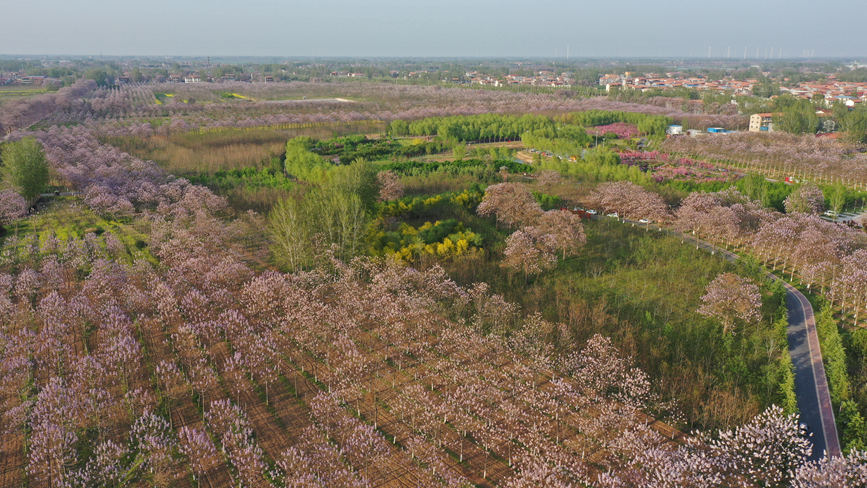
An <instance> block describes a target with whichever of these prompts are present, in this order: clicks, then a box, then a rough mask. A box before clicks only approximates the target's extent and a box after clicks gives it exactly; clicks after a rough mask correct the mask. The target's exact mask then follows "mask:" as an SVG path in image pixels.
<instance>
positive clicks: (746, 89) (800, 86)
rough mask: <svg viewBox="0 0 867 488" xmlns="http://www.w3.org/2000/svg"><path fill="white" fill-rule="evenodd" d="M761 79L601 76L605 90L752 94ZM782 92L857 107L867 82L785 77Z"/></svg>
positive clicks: (866, 97)
mask: <svg viewBox="0 0 867 488" xmlns="http://www.w3.org/2000/svg"><path fill="white" fill-rule="evenodd" d="M758 81H759V80H756V79H747V80H736V79H733V78H724V79H721V80H710V79H707V78H705V77H703V76H700V75H693V76H682V75H679V74H677V73H665V74H656V73H645V74H641V75H639V74H635V73H630V72H626V73H623V74H606V75H604V76H602V77H601V78H599V85H600V86H604V87H605V90H606V91H611V89H612V88H613V87H620V88H628V89H635V90H641V91H647V90H652V89H663V90H664V89H672V88H691V89H696V90H712V91H719V92H730V93H732V94H734V95H751V94H752V89H753V85H755V84H756V83H758ZM780 92H781V93H789V94H791V95H793V96H796V97H799V98H806V99H815V98H816V96H817V95H818V96H821V97H823V98H824V99H825V104H826V106H828V107H830V106H831V105H832V104H833V103H834V102H837V101H840V102H842V103H843V104H845V105H846V106H848V107H854V106H855V104H858V103H864V102H867V83H864V82H861V83H859V82H850V81H839V80H837V79H836V76H835V75H833V74H831V75H828V77H827V79H826V80H825V81H805V82H800V83H793V84H790V85H786V80H785V79H784V80H783V81H782V84H781V86H780Z"/></svg>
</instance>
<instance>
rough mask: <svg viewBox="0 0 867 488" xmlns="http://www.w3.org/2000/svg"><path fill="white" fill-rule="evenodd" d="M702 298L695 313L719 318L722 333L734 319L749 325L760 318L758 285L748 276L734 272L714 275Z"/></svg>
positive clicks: (732, 324)
mask: <svg viewBox="0 0 867 488" xmlns="http://www.w3.org/2000/svg"><path fill="white" fill-rule="evenodd" d="M701 301H702V305H701V307H699V309H698V313H700V314H702V315H705V316H707V317H713V318H715V319H717V320H719V321H720V323H722V326H723V334H727V333H728V332H731V330H732V328H733V327H734V325H735V322H736V321H741V322H743V323H745V324H752V323H755V322H758V321H759V319H760V318H761V307H762V296H761V293H760V292H759V287H758V286H757V285H756V284H755V283H753V281H752V280H750V279H749V278H742V277H740V276H738V275H736V274H734V273H722V274H720V275H719V276H717V277H716V278H714V280H713V281H711V282H710V283H709V284H708V285H707V292H706V293H705V295H704V296H703V297H701Z"/></svg>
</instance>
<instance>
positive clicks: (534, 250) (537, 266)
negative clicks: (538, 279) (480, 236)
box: [502, 230, 557, 275]
mask: <svg viewBox="0 0 867 488" xmlns="http://www.w3.org/2000/svg"><path fill="white" fill-rule="evenodd" d="M540 237H543V236H539V235H537V234H536V233H535V232H528V231H526V230H516V231H515V232H513V233H512V234H511V235H510V236H509V237H507V238H506V249H505V250H504V251H503V255H504V258H503V262H502V265H503V266H504V267H506V268H510V269H513V270H516V271H522V272H523V273H524V274H525V275H534V274H538V273H541V272H542V271H544V270H546V269H550V268H553V267H554V265H555V264H556V262H557V258H556V257H555V255H554V253H553V252H551V251H550V250H549V248H550V247H552V246H546V245H544V244H542V242H540Z"/></svg>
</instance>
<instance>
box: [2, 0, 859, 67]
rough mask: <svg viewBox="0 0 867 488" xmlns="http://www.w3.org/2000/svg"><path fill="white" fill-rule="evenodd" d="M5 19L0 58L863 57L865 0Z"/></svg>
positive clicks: (194, 7)
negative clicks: (86, 56) (135, 56)
mask: <svg viewBox="0 0 867 488" xmlns="http://www.w3.org/2000/svg"><path fill="white" fill-rule="evenodd" d="M0 12H2V17H0V54H105V55H124V54H127V55H212V56H219V55H223V56H234V55H242V56H243V55H250V56H255V55H260V56H287V57H289V56H545V57H550V56H558V57H562V56H565V55H566V51H567V46H568V50H569V53H570V55H571V56H573V57H580V56H696V57H706V56H707V55H708V46H710V47H711V54H712V55H713V56H714V57H726V56H727V55H730V56H731V57H732V58H742V57H743V55H744V49H745V48H746V49H747V52H748V57H755V56H756V49H757V48H758V50H759V51H758V52H759V57H761V58H765V57H766V56H768V55H769V54H770V50H771V49H772V48H773V50H774V51H773V52H774V54H773V57H774V58H776V57H779V55H780V51H779V50H780V49H782V54H783V56H784V57H794V56H801V55H802V54H804V52H805V50H806V51H812V52H813V53H814V55H815V56H821V57H827V56H845V57H864V56H867V27H865V23H864V18H865V17H864V14H865V0H832V1H826V2H817V1H815V0H811V1H807V0H758V1H756V0H750V1H743V0H717V1H708V0H692V1H677V2H674V1H666V0H657V1H655V2H654V1H647V0H610V1H599V0H594V1H592V2H585V1H581V0H524V1H515V0H308V1H303V2H301V1H295V0H284V1H278V0H244V1H239V0H235V1H226V0H173V1H171V0H137V1H131V0H0ZM729 53H730V54H729Z"/></svg>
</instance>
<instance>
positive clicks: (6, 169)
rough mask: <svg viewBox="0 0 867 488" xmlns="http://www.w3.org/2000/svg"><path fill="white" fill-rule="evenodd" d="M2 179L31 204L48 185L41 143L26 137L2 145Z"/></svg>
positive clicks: (46, 165) (47, 174)
mask: <svg viewBox="0 0 867 488" xmlns="http://www.w3.org/2000/svg"><path fill="white" fill-rule="evenodd" d="M0 160H2V162H3V169H2V172H3V180H4V181H5V182H6V184H8V185H9V186H11V187H12V188H13V189H14V190H15V191H17V192H18V193H19V194H20V195H21V196H22V197H24V200H25V201H26V202H27V204H28V205H33V203H34V202H35V201H36V199H37V198H39V194H40V193H42V192H43V190H45V187H46V186H47V185H48V176H49V172H48V162H47V161H46V160H45V152H44V151H43V150H42V144H40V143H39V142H38V141H37V140H36V139H33V138H32V137H27V138H24V139H21V140H19V141H15V142H8V143H6V144H4V145H3V149H2V151H0Z"/></svg>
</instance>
